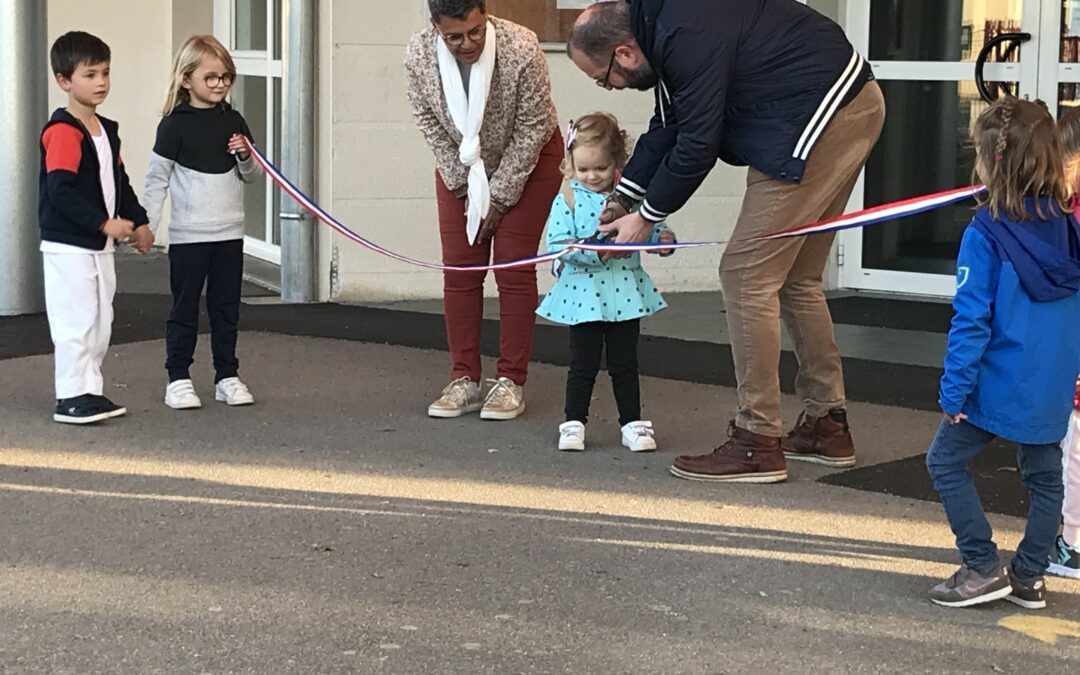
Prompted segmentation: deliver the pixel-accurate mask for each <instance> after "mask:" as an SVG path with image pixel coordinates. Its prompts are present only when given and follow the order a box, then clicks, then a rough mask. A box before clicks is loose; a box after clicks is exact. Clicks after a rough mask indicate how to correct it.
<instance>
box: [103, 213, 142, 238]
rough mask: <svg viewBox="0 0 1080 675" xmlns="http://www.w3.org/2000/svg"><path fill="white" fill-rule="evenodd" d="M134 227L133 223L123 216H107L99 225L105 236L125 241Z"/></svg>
mask: <svg viewBox="0 0 1080 675" xmlns="http://www.w3.org/2000/svg"><path fill="white" fill-rule="evenodd" d="M134 229H135V223H133V222H131V221H130V220H127V219H125V218H109V219H108V220H106V221H105V224H104V225H102V226H101V231H102V233H103V234H104V235H105V236H106V237H109V238H110V239H116V240H117V241H127V240H128V238H129V237H130V236H131V232H132V230H134Z"/></svg>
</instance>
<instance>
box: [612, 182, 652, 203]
mask: <svg viewBox="0 0 1080 675" xmlns="http://www.w3.org/2000/svg"><path fill="white" fill-rule="evenodd" d="M615 191H616V192H618V193H619V194H621V195H622V196H624V197H626V198H627V199H630V200H631V201H633V202H634V203H635V204H638V203H640V202H641V200H643V199H645V190H644V189H643V188H642V187H641V186H640V185H638V184H637V183H635V182H634V181H632V180H628V179H627V178H626V177H625V176H623V178H622V179H621V180H620V181H619V184H618V186H616V187H615Z"/></svg>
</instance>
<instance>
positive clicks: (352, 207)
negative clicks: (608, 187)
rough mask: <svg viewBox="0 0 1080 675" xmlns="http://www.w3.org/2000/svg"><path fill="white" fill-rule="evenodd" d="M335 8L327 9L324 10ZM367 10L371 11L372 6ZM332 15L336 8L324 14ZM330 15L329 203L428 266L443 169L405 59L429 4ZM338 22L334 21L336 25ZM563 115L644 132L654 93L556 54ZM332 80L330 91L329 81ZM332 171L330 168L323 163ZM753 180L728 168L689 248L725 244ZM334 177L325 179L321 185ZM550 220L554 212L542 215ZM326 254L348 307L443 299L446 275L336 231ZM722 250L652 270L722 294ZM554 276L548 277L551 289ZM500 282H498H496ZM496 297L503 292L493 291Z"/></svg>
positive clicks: (340, 8)
mask: <svg viewBox="0 0 1080 675" xmlns="http://www.w3.org/2000/svg"><path fill="white" fill-rule="evenodd" d="M324 4H325V3H324ZM361 5H363V6H361ZM324 11H325V8H324ZM332 12H333V14H332V17H331V18H330V19H329V21H327V20H326V19H327V17H328V15H327V14H323V15H322V19H321V22H322V25H323V28H322V32H321V34H322V36H323V44H324V45H325V42H326V41H327V40H329V42H330V43H331V44H332V47H328V48H327V49H331V50H332V51H331V52H330V53H329V54H326V53H325V52H324V56H325V57H326V58H329V59H330V67H331V68H332V75H331V76H330V83H329V86H330V87H331V88H332V91H333V95H332V97H327V95H326V93H325V92H321V93H320V100H322V101H327V100H332V110H331V111H329V112H328V115H326V116H321V117H320V120H321V122H322V124H324V125H325V123H326V121H327V120H326V117H329V118H330V121H331V123H332V131H331V132H330V133H329V134H326V133H325V131H323V133H322V134H321V141H320V156H321V157H330V156H332V162H331V166H330V171H331V179H330V180H331V181H332V185H330V186H328V188H329V189H326V187H327V186H321V187H320V197H321V198H322V199H326V198H327V195H328V194H329V195H332V198H331V200H330V201H329V202H326V203H328V204H329V205H330V206H331V210H332V211H333V212H334V213H335V215H337V216H338V217H339V218H340V219H341V220H342V221H343V222H345V223H347V224H349V225H350V226H352V227H353V228H354V229H356V230H358V231H359V232H361V233H367V234H370V235H371V236H372V238H374V239H376V240H377V241H379V242H380V243H383V244H385V245H387V246H389V247H390V248H393V249H395V250H398V251H401V252H403V253H407V254H408V255H410V256H412V257H417V258H421V259H424V260H439V259H440V247H439V240H438V229H437V221H436V210H435V201H434V162H433V160H432V157H431V153H430V152H429V151H428V149H427V147H426V145H425V143H424V140H423V138H422V137H421V135H420V132H419V131H417V130H416V127H415V126H414V125H413V121H412V117H411V115H410V113H409V107H408V101H407V100H406V97H405V75H404V72H403V70H402V62H403V61H404V55H405V44H406V42H407V41H408V38H409V36H410V35H411V34H412V33H413V32H414V31H415V30H419V29H421V28H423V27H424V26H425V25H426V24H427V21H428V16H427V12H426V2H425V0H403V1H402V2H398V3H381V4H379V3H376V4H374V5H372V4H368V3H357V2H336V3H333V4H332ZM327 24H329V25H327ZM548 60H549V63H550V64H551V75H552V81H553V88H554V98H555V104H556V106H557V107H558V111H559V118H560V120H562V123H563V124H564V125H565V123H566V121H567V120H569V119H570V118H571V117H574V116H577V115H580V114H582V113H585V112H589V111H592V110H609V111H613V112H615V113H616V114H617V115H618V116H619V117H620V119H621V120H622V122H623V123H624V125H625V126H626V127H627V128H628V129H629V130H630V131H631V132H632V133H633V134H638V133H640V132H642V131H643V130H644V129H645V127H646V125H647V123H648V120H649V117H650V115H651V111H652V96H651V94H645V93H637V92H603V91H600V90H599V89H597V87H596V86H595V85H594V84H593V83H592V81H591V80H589V79H588V78H587V77H585V76H584V75H583V74H581V73H580V72H579V71H577V70H576V69H575V68H574V66H573V64H571V63H570V61H569V60H568V59H567V58H566V57H565V55H564V54H563V53H562V52H561V51H553V52H552V53H550V54H549V55H548ZM321 84H322V83H321ZM321 168H322V169H323V170H325V168H326V167H325V165H323V166H322V167H321ZM744 173H745V171H744V170H742V169H734V168H731V167H725V166H722V165H718V167H717V169H716V170H715V171H714V172H713V174H712V175H711V176H710V177H709V179H708V181H707V182H706V183H705V185H704V186H703V187H702V189H701V190H699V192H698V194H697V195H696V196H695V197H694V199H693V200H692V201H691V203H690V204H689V205H688V206H687V207H686V208H685V209H684V210H683V211H681V212H680V213H679V214H677V215H676V217H674V218H672V220H671V225H672V227H673V228H675V230H676V231H677V232H678V235H679V237H680V238H681V239H683V240H690V239H725V238H727V235H728V233H729V232H730V229H731V227H732V225H733V223H734V220H735V217H736V215H737V214H738V207H739V201H740V198H741V196H742V194H743V190H744ZM320 178H321V179H322V180H325V178H326V175H325V173H323V174H322V176H321V177H320ZM544 216H546V214H543V215H542V216H541V217H544ZM329 238H330V239H331V241H330V242H329V243H328V244H326V247H325V248H324V249H323V250H324V253H326V255H324V256H323V259H324V261H325V262H324V267H325V270H324V271H325V272H326V275H327V276H329V277H331V278H333V279H336V282H335V283H334V284H332V289H331V290H332V293H331V297H333V298H335V299H339V300H388V299H404V298H434V297H440V296H441V294H442V279H441V275H439V274H438V273H432V272H427V271H418V270H416V269H415V268H410V267H407V266H404V265H402V264H401V263H398V262H394V261H391V260H389V259H386V258H382V257H379V256H376V255H373V254H371V253H368V252H366V251H364V250H362V249H360V248H358V247H357V246H355V245H354V244H351V243H349V242H347V241H345V240H343V239H341V238H340V237H338V236H337V235H332V237H329ZM719 256H720V249H719V248H715V247H714V248H708V249H700V250H695V251H680V252H679V254H677V255H675V256H673V257H671V258H667V259H664V260H663V261H661V260H659V259H656V258H653V257H652V256H649V257H648V259H647V260H646V265H647V266H648V267H649V270H650V272H651V273H652V274H653V276H654V278H655V279H656V281H657V283H658V284H659V285H660V286H661V287H662V288H664V289H666V290H699V289H714V288H717V286H718V282H717V273H716V266H717V264H718V262H719ZM549 278H550V275H545V274H541V275H540V279H541V283H542V284H543V286H542V289H541V290H544V289H546V287H547V285H549V284H550V281H549ZM489 282H490V280H489ZM489 291H490V292H493V291H494V287H493V284H491V283H489Z"/></svg>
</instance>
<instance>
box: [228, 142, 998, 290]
mask: <svg viewBox="0 0 1080 675" xmlns="http://www.w3.org/2000/svg"><path fill="white" fill-rule="evenodd" d="M244 140H245V142H246V143H247V146H248V151H249V152H250V153H251V156H252V157H253V158H254V159H255V161H256V162H257V163H258V164H259V166H261V167H262V168H263V171H265V172H266V175H267V177H269V178H270V180H272V181H273V182H274V183H276V184H277V185H278V186H279V187H280V188H281V189H282V190H284V191H285V193H286V194H288V195H289V196H290V197H292V198H293V199H294V200H295V201H296V202H297V203H298V204H300V206H302V207H303V208H304V209H306V210H307V211H308V212H310V213H311V214H312V215H313V216H315V217H316V218H318V219H319V220H320V221H322V222H323V223H324V224H326V225H327V226H328V227H329V228H330V229H332V230H334V231H335V232H337V233H338V234H340V235H341V236H343V237H345V238H346V239H348V240H350V241H352V242H354V243H356V244H359V245H360V246H363V247H364V248H366V249H368V250H370V251H374V252H375V253H378V254H380V255H384V256H386V257H387V258H391V259H393V260H399V261H401V262H403V263H406V264H409V265H414V266H416V267H422V268H425V269H430V270H442V271H459V272H475V271H480V270H505V269H514V268H518V267H532V266H534V265H541V264H544V263H549V262H554V261H555V260H558V259H559V258H561V257H563V256H564V255H567V254H568V253H570V252H571V251H574V250H578V251H592V252H595V253H615V252H627V251H630V252H653V253H656V252H660V251H668V250H671V249H681V248H701V247H703V246H720V245H723V244H726V243H727V242H725V241H691V242H672V243H663V244H649V243H640V244H619V243H614V242H600V241H597V240H596V239H587V240H577V241H572V242H569V243H567V244H566V248H563V249H560V250H558V251H551V252H549V253H544V254H542V255H535V256H532V257H529V258H521V259H519V260H511V261H507V262H501V263H494V264H491V265H444V264H440V263H434V262H428V261H424V260H416V259H415V258H410V257H408V256H404V255H402V254H400V253H395V252H394V251H391V250H390V249H388V248H385V247H383V246H380V245H379V244H376V243H375V242H373V241H371V240H370V239H367V238H365V237H362V236H360V235H359V234H357V233H356V232H354V231H353V230H351V229H349V227H348V226H346V225H345V224H344V223H342V222H341V221H339V220H338V219H337V218H334V216H332V215H330V214H329V213H328V212H327V211H326V210H325V209H323V208H322V207H321V206H319V205H318V204H317V203H316V202H315V200H313V199H311V198H310V197H308V196H307V195H305V194H304V193H303V192H301V190H300V189H299V188H298V187H296V186H295V185H293V183H292V182H291V181H290V180H289V179H288V178H286V177H285V175H284V174H282V173H281V170H280V169H278V168H277V167H276V166H274V163H273V162H271V161H270V160H269V159H267V158H266V156H265V155H263V154H262V153H261V152H260V151H259V149H258V148H256V147H255V145H254V144H253V143H252V142H251V141H250V140H249V139H246V138H245V139H244ZM983 189H984V188H983V186H981V185H976V186H971V187H963V188H957V189H955V190H948V191H945V192H937V193H934V194H931V195H925V196H923V197H915V198H913V199H905V200H903V201H899V202H893V203H891V204H884V205H882V206H875V207H873V208H870V209H865V210H862V211H857V212H855V213H849V214H847V215H844V216H839V217H837V218H830V219H828V220H822V221H819V222H816V223H810V224H809V225H799V226H797V227H793V228H791V229H788V230H784V231H783V232H778V233H776V234H772V235H768V236H765V237H762V239H782V238H785V237H802V236H806V235H810V234H819V233H823V232H837V231H839V230H845V229H849V228H854V227H867V226H869V225H875V224H877V223H882V222H885V221H889V220H895V219H897V218H903V217H905V216H911V215H914V214H916V213H922V212H924V211H930V210H932V209H936V208H939V207H941V206H945V205H947V204H954V203H956V202H961V201H964V200H965V199H969V198H971V197H972V196H973V195H975V194H978V193H979V192H981V191H982V190H983Z"/></svg>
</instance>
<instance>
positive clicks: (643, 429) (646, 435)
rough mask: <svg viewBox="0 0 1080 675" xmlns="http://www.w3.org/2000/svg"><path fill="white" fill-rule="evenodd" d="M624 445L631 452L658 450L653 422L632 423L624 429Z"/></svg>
mask: <svg viewBox="0 0 1080 675" xmlns="http://www.w3.org/2000/svg"><path fill="white" fill-rule="evenodd" d="M622 444H623V445H625V446H626V447H628V448H630V452H652V451H653V450H655V449H656V439H655V438H653V428H652V422H645V421H640V422H631V423H630V424H627V425H626V426H624V427H623V428H622Z"/></svg>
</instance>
